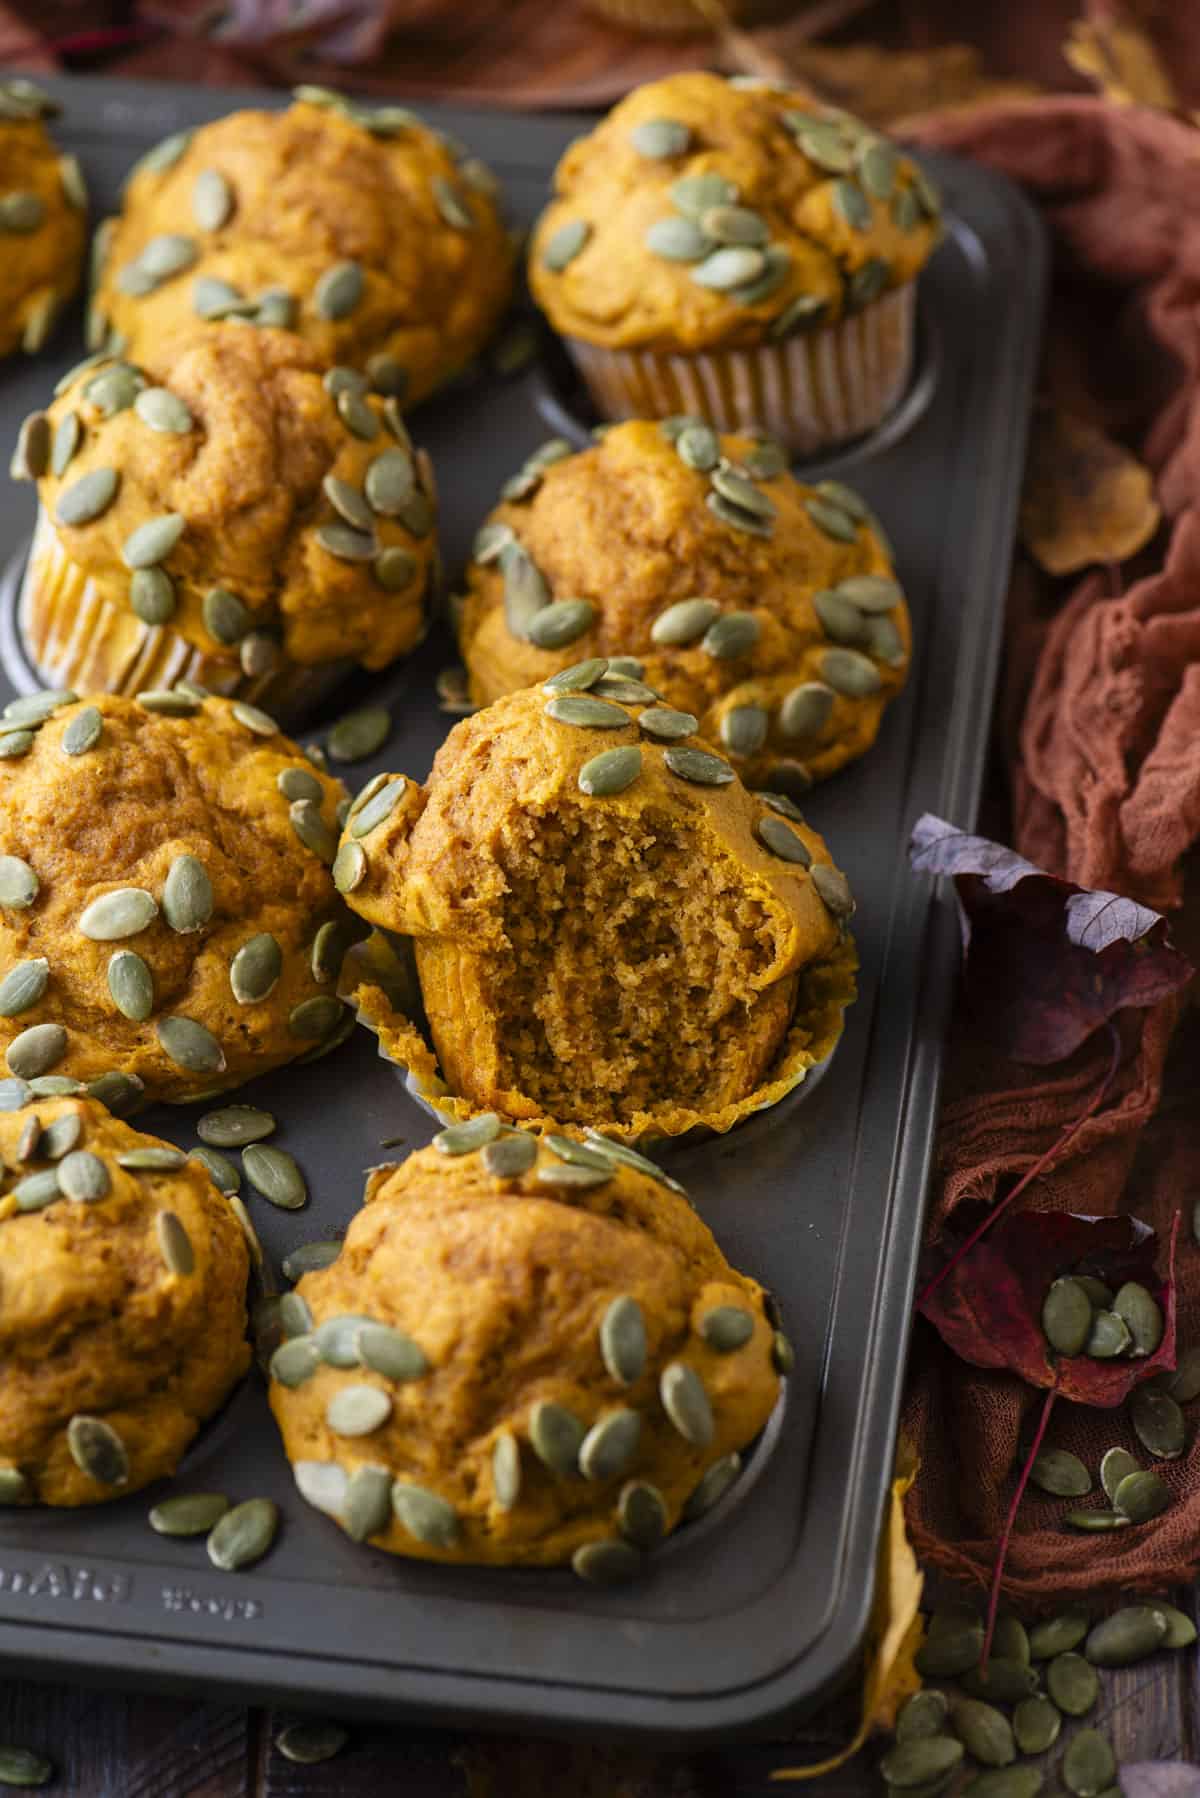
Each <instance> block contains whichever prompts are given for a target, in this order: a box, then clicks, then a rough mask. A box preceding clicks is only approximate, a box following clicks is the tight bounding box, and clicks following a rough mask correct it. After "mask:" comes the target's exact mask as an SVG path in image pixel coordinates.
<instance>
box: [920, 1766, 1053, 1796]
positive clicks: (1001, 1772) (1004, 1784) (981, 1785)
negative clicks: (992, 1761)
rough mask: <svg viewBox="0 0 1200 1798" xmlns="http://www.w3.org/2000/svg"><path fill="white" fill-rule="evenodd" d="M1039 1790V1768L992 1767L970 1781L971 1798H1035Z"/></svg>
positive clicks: (1040, 1782) (1040, 1779) (1040, 1786)
mask: <svg viewBox="0 0 1200 1798" xmlns="http://www.w3.org/2000/svg"><path fill="white" fill-rule="evenodd" d="M1041 1789H1042V1772H1041V1769H1040V1768H1039V1767H994V1768H992V1769H991V1770H990V1771H989V1772H987V1773H980V1774H979V1775H978V1777H977V1778H975V1779H973V1780H972V1781H971V1798H1037V1794H1038V1793H1039V1792H1040V1791H1041ZM913 1798H916V1795H915V1794H914V1795H913Z"/></svg>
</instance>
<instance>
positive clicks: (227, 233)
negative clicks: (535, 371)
mask: <svg viewBox="0 0 1200 1798" xmlns="http://www.w3.org/2000/svg"><path fill="white" fill-rule="evenodd" d="M298 93H299V94H300V95H301V96H303V97H302V98H300V99H299V100H298V102H297V104H295V105H293V106H291V107H289V108H288V109H287V110H286V111H285V112H237V113H231V114H230V115H229V116H228V117H227V118H223V119H218V120H216V121H215V122H214V123H213V124H211V125H203V126H201V127H200V129H199V130H197V131H193V132H181V133H179V134H177V135H176V136H174V137H170V138H167V139H166V140H165V141H164V142H163V143H161V144H159V145H158V146H157V147H156V148H155V149H154V150H151V151H150V153H149V154H148V155H147V156H145V157H143V159H142V161H141V162H140V163H139V164H138V165H137V167H136V168H135V169H134V171H133V173H132V175H131V176H130V178H129V181H128V183H127V186H126V191H125V203H124V207H123V209H122V211H121V213H120V215H119V217H117V218H116V219H115V220H112V221H110V222H109V223H108V224H107V225H106V226H104V227H102V230H103V232H104V236H103V238H102V241H101V251H100V253H101V256H102V260H103V271H102V275H101V279H100V285H99V290H98V294H97V298H96V301H95V310H94V313H93V316H92V320H91V331H92V334H93V341H94V342H96V343H99V342H101V341H102V340H103V334H104V332H105V331H106V330H108V329H110V328H111V329H113V330H115V331H116V332H117V333H119V335H120V337H121V339H123V340H124V341H123V343H122V349H128V350H129V352H130V353H131V354H132V355H134V356H144V355H146V354H147V353H148V352H147V345H153V344H154V343H156V342H157V341H159V340H160V339H162V338H164V337H169V336H173V335H174V334H175V333H176V332H177V331H178V330H179V328H180V327H181V326H182V325H185V324H188V323H192V322H194V321H195V319H196V318H203V319H213V318H222V317H231V316H235V315H237V316H241V317H245V318H249V319H250V321H251V323H258V324H267V325H280V326H283V327H285V328H288V329H292V330H295V331H298V332H299V333H300V335H301V336H302V337H303V338H304V339H305V340H306V341H307V342H308V343H310V344H311V345H312V347H313V349H314V350H315V351H316V353H317V355H318V357H319V358H320V361H321V363H322V364H323V365H324V366H325V367H329V366H331V365H333V364H347V365H349V366H350V367H352V368H355V369H358V370H360V371H362V372H363V373H365V374H366V375H367V376H368V378H369V379H370V381H371V383H372V385H373V386H374V387H375V388H376V389H377V390H378V391H379V392H382V393H389V394H394V395H395V396H396V397H398V398H399V399H401V400H402V401H403V403H404V404H405V405H411V404H415V403H416V401H418V400H420V399H423V398H424V396H425V395H426V394H427V393H430V392H432V390H433V389H434V388H435V387H437V386H438V385H440V383H441V382H442V381H444V380H446V379H447V377H448V376H450V375H452V374H454V373H456V372H457V371H458V370H459V369H460V368H461V367H462V366H463V365H464V364H465V363H466V362H467V361H469V359H470V358H471V357H472V356H473V355H474V354H475V352H476V351H477V350H478V349H479V348H480V347H481V345H482V344H483V343H484V341H485V340H486V339H487V337H488V336H489V335H490V333H491V331H492V329H493V327H494V325H495V324H496V323H497V321H498V319H499V316H500V314H501V312H502V311H503V310H504V307H505V306H506V305H507V303H508V298H509V294H510V291H511V286H512V269H513V250H512V246H511V244H510V242H509V238H508V234H507V231H506V229H505V226H504V224H503V223H502V221H501V218H500V213H499V208H498V205H497V198H496V195H497V185H496V182H495V180H494V178H493V176H492V175H491V173H490V172H489V171H488V170H487V169H486V168H485V167H484V165H483V164H482V163H481V162H480V161H479V160H478V159H477V158H475V157H472V156H469V155H467V154H466V153H465V152H464V153H463V157H462V159H461V160H460V158H459V154H458V147H457V146H454V145H451V144H450V143H448V142H447V140H446V139H444V138H443V137H441V136H440V135H439V134H438V133H437V132H436V131H433V130H431V129H430V128H429V127H428V126H425V125H423V124H422V123H421V121H420V120H419V119H418V118H417V117H416V115H415V114H414V113H411V112H408V111H407V110H406V109H405V108H403V107H397V106H384V107H379V108H377V109H374V110H372V109H370V108H367V107H361V106H358V105H352V104H351V103H350V102H349V101H346V100H343V99H342V98H341V96H340V95H337V94H331V93H328V92H327V91H326V90H324V89H319V88H302V89H299V90H298Z"/></svg>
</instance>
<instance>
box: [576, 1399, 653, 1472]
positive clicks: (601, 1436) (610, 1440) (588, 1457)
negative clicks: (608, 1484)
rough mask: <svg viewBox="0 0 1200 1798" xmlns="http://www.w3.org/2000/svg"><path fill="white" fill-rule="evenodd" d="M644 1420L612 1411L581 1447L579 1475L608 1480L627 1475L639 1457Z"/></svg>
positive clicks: (598, 1424) (626, 1412)
mask: <svg viewBox="0 0 1200 1798" xmlns="http://www.w3.org/2000/svg"><path fill="white" fill-rule="evenodd" d="M641 1433H642V1419H641V1416H640V1415H639V1413H638V1412H637V1411H631V1410H629V1409H627V1408H626V1409H623V1410H619V1411H610V1412H608V1413H607V1415H606V1416H604V1417H602V1418H600V1420H599V1422H597V1423H595V1424H593V1425H592V1428H591V1429H590V1430H589V1431H588V1433H587V1435H586V1436H585V1437H584V1438H583V1441H582V1442H581V1444H580V1446H579V1454H578V1461H579V1471H580V1473H582V1474H583V1476H584V1478H585V1479H589V1480H609V1479H613V1478H615V1477H616V1475H617V1474H620V1473H624V1472H625V1471H626V1469H627V1468H628V1466H629V1463H630V1462H631V1461H632V1459H633V1457H634V1455H635V1454H636V1453H637V1447H638V1442H639V1440H640V1438H641Z"/></svg>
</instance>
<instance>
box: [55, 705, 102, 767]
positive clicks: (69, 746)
mask: <svg viewBox="0 0 1200 1798" xmlns="http://www.w3.org/2000/svg"><path fill="white" fill-rule="evenodd" d="M103 734H104V719H103V718H102V717H101V715H100V713H99V711H98V710H97V708H96V707H95V706H94V705H85V706H84V708H83V710H82V711H81V712H76V714H75V716H74V717H73V718H72V719H71V720H70V721H69V722H68V724H67V726H66V729H65V730H64V731H63V734H62V737H61V739H60V743H61V747H62V751H63V754H64V755H86V754H87V752H88V750H89V749H94V748H95V747H96V745H97V743H98V742H99V741H100V738H101V736H102V735H103Z"/></svg>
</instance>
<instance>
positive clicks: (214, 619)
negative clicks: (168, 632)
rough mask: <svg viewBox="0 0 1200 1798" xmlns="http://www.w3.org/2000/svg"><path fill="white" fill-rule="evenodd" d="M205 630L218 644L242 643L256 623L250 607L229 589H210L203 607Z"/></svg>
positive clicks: (205, 596)
mask: <svg viewBox="0 0 1200 1798" xmlns="http://www.w3.org/2000/svg"><path fill="white" fill-rule="evenodd" d="M201 612H202V615H203V618H204V628H205V630H206V631H208V633H209V635H210V636H213V637H215V638H216V639H217V642H218V643H240V642H241V640H242V638H243V637H244V636H245V635H246V632H247V631H248V630H249V629H250V626H251V624H252V623H253V621H254V614H253V613H252V612H251V610H250V608H249V606H247V605H245V604H243V602H242V601H241V600H240V599H239V598H238V596H237V594H236V593H231V592H230V591H229V589H228V587H210V588H209V589H208V592H207V593H206V594H205V595H204V601H203V604H202V607H201Z"/></svg>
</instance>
